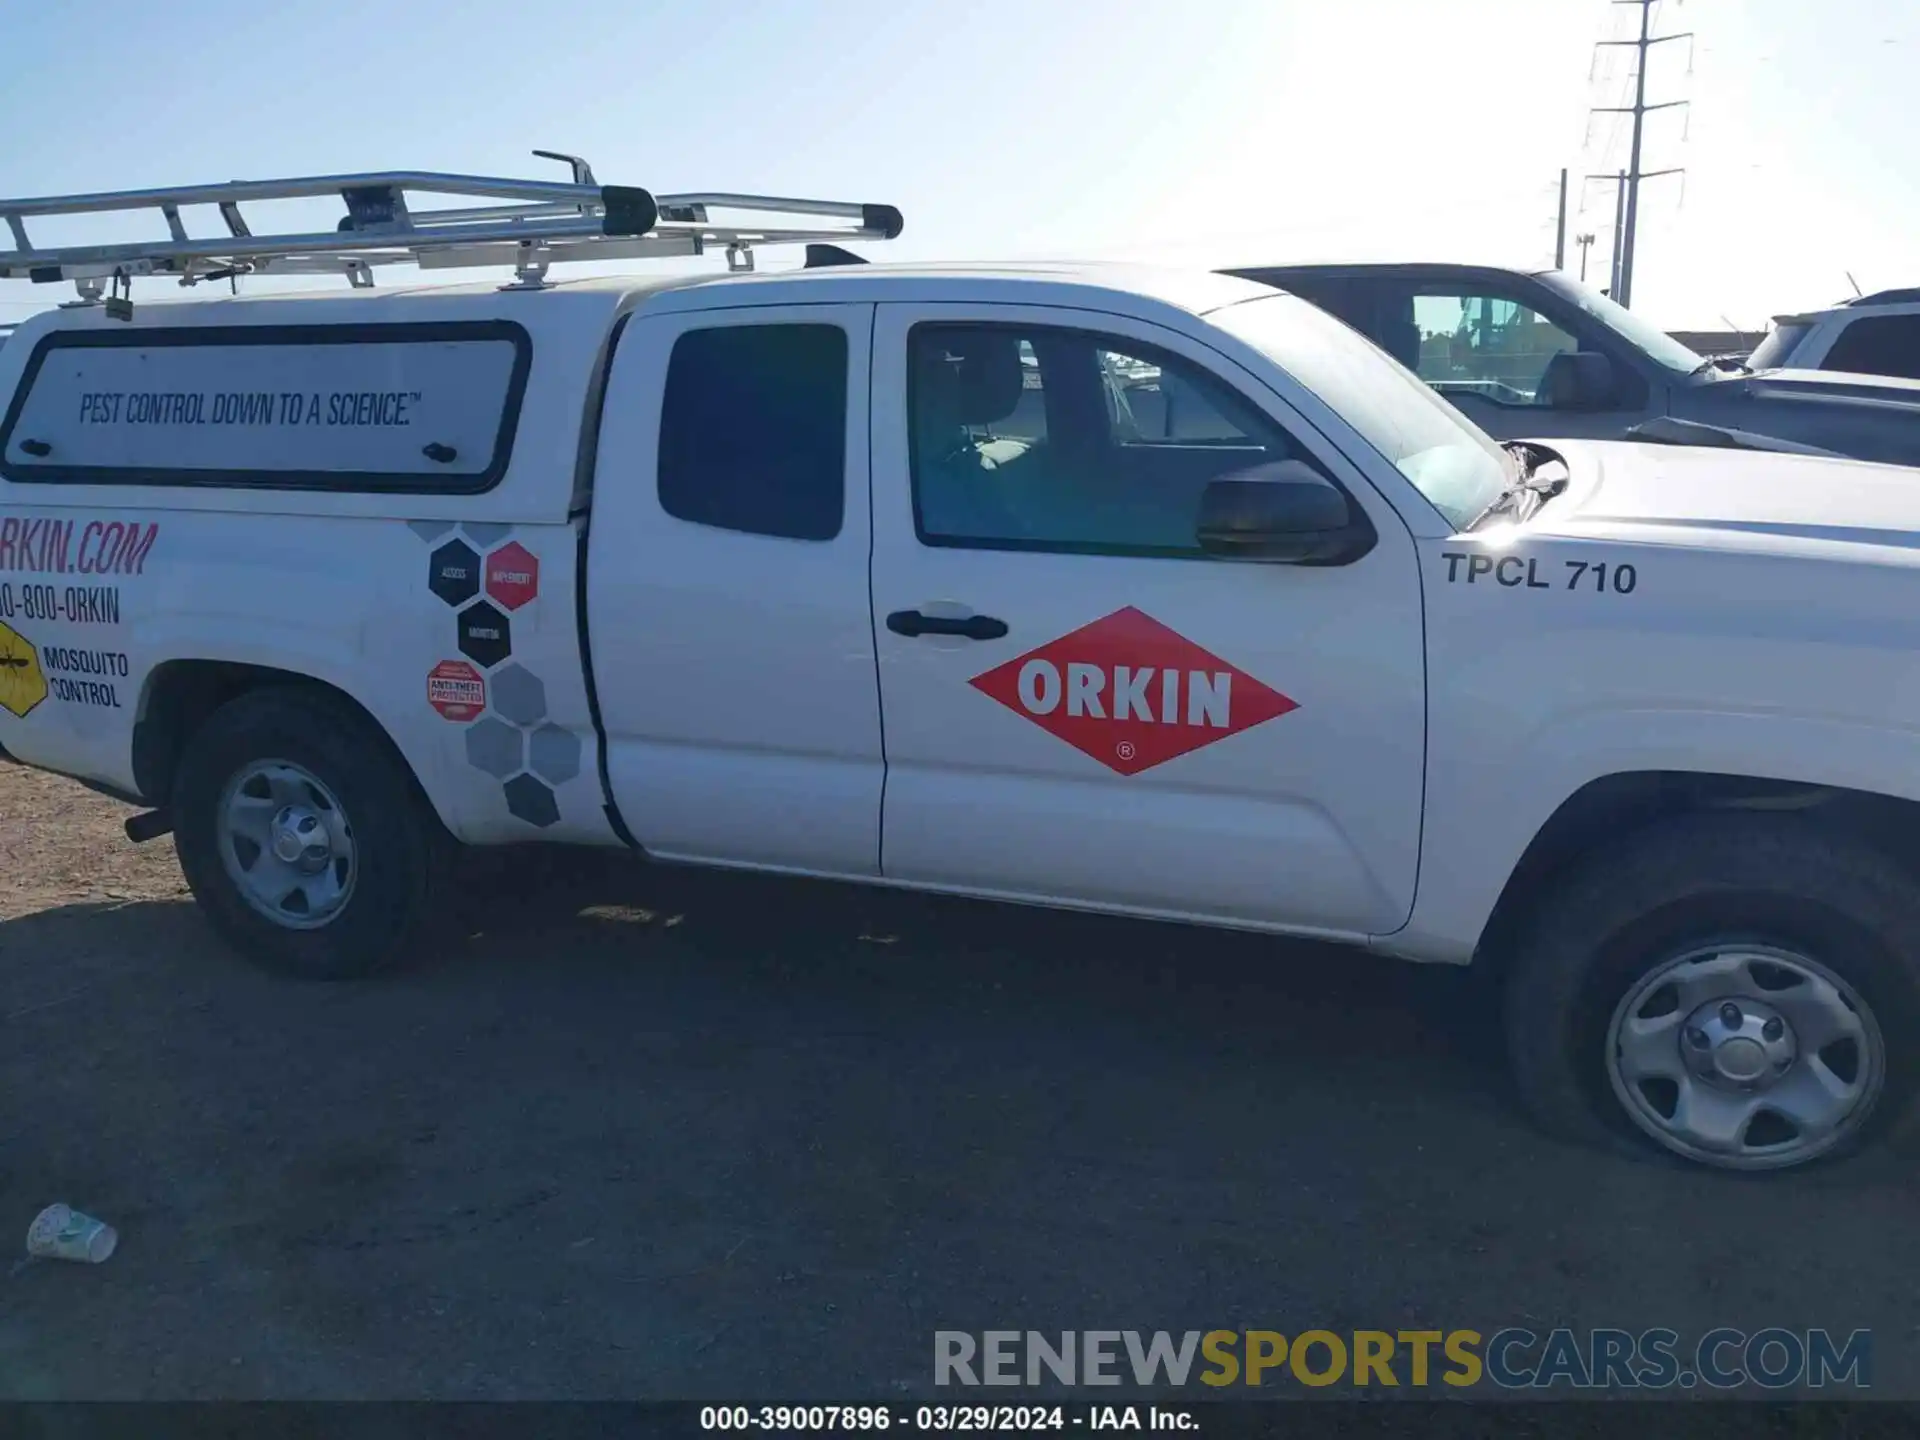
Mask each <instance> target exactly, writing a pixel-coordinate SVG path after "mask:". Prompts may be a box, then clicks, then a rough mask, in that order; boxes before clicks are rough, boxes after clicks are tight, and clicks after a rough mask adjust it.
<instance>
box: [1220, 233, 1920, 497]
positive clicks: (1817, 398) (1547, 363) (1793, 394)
mask: <svg viewBox="0 0 1920 1440" xmlns="http://www.w3.org/2000/svg"><path fill="white" fill-rule="evenodd" d="M1228 273H1231V274H1235V275H1239V276H1243V277H1245V278H1248V279H1253V280H1258V281H1260V282H1261V283H1263V284H1268V285H1273V286H1276V287H1278V288H1280V289H1283V290H1288V291H1291V292H1292V293H1294V294H1296V295H1300V296H1302V297H1303V298H1305V299H1308V300H1311V301H1313V303H1314V304H1316V305H1319V306H1320V307H1322V308H1323V309H1325V310H1327V311H1328V312H1329V313H1331V314H1334V315H1337V316H1339V318H1340V319H1342V320H1344V321H1346V322H1347V324H1349V325H1351V326H1353V327H1354V328H1355V329H1356V330H1358V331H1360V333H1361V334H1363V335H1365V336H1367V338H1368V339H1370V340H1372V341H1373V342H1374V343H1375V344H1377V345H1379V346H1380V347H1381V348H1382V349H1384V350H1386V351H1387V352H1388V353H1389V354H1391V355H1392V356H1393V357H1394V358H1395V359H1396V360H1398V361H1399V362H1400V363H1401V364H1402V365H1404V366H1406V367H1407V368H1408V369H1409V370H1411V371H1413V372H1414V373H1415V374H1416V375H1418V376H1419V377H1420V378H1421V379H1422V380H1424V381H1426V382H1427V383H1428V384H1429V385H1431V386H1432V387H1433V388H1434V389H1435V390H1436V391H1437V392H1438V393H1440V394H1442V395H1444V396H1446V398H1447V400H1448V401H1449V402H1450V403H1452V404H1453V405H1456V406H1458V407H1459V409H1460V410H1461V412H1462V413H1463V414H1465V415H1466V416H1467V417H1468V418H1469V419H1470V420H1472V421H1473V422H1474V424H1475V425H1477V426H1479V427H1480V428H1481V429H1483V430H1485V431H1486V432H1487V433H1488V434H1490V435H1493V436H1496V437H1498V438H1499V439H1502V440H1510V439H1521V438H1526V437H1529V436H1533V437H1540V438H1559V437H1565V438H1587V439H1618V438H1622V437H1633V438H1644V439H1649V440H1658V441H1664V442H1676V443H1692V444H1706V445H1721V446H1726V445H1743V446H1747V447H1750V448H1760V449H1777V450H1784V451H1794V452H1799V453H1813V454H1827V455H1843V456H1849V457H1851V458H1854V459H1860V460H1876V461H1881V462H1885V463H1890V464H1899V465H1916V464H1920V381H1915V380H1909V379H1902V378H1898V377H1899V376H1900V375H1901V374H1902V373H1903V372H1901V371H1897V370H1891V369H1884V367H1876V368H1877V369H1883V373H1882V374H1881V375H1879V376H1877V377H1869V376H1863V375H1841V374H1831V373H1816V371H1815V370H1814V369H1813V368H1812V367H1811V365H1809V364H1803V361H1802V359H1801V358H1800V352H1798V351H1795V352H1794V354H1793V355H1792V356H1791V357H1787V358H1786V359H1785V360H1784V362H1783V359H1782V358H1781V357H1783V356H1785V351H1784V349H1783V348H1782V347H1778V346H1776V347H1774V348H1772V349H1766V348H1764V347H1763V350H1762V351H1760V352H1756V354H1755V357H1754V360H1753V363H1752V365H1751V367H1750V366H1748V365H1744V364H1741V363H1739V362H1737V361H1710V360H1707V359H1703V358H1702V357H1701V356H1699V355H1696V354H1694V353H1693V351H1691V350H1689V349H1688V348H1687V347H1686V346H1685V345H1683V344H1681V343H1680V342H1679V341H1678V340H1675V339H1674V338H1673V337H1672V336H1670V335H1668V334H1667V333H1666V332H1665V331H1663V330H1661V329H1659V328H1658V327H1657V326H1655V325H1652V324H1650V323H1649V322H1648V321H1646V320H1645V319H1644V318H1642V317H1641V316H1639V315H1636V314H1635V313H1634V312H1632V311H1630V310H1627V309H1625V308H1624V307H1622V306H1620V305H1618V304H1615V303H1614V302H1613V301H1612V300H1611V299H1609V298H1608V297H1607V296H1605V295H1603V294H1601V293H1599V292H1598V291H1596V290H1593V289H1590V288H1589V287H1587V286H1585V285H1583V284H1581V283H1580V282H1579V281H1577V280H1575V279H1574V278H1573V277H1571V276H1569V275H1566V274H1564V273H1562V272H1560V271H1558V270H1540V271H1523V270H1508V269H1502V268H1499V267H1495V266H1484V265H1449V264H1439V263H1429V262H1415V263H1407V264H1352V265H1274V266H1251V267H1244V268H1236V269H1234V270H1232V271H1230V272H1228ZM1792 333H1793V334H1795V335H1798V334H1800V333H1802V332H1799V331H1794V332H1792ZM1783 363H1786V364H1791V365H1792V366H1793V367H1794V368H1792V369H1785V368H1780V367H1781V366H1782V364H1783ZM1826 368H1827V370H1832V369H1835V368H1838V367H1833V366H1828V367H1826Z"/></svg>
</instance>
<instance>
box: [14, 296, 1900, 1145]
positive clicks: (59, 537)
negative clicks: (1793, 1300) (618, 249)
mask: <svg viewBox="0 0 1920 1440" xmlns="http://www.w3.org/2000/svg"><path fill="white" fill-rule="evenodd" d="M0 407H4V420H3V421H0V665H4V667H5V668H4V669H0V745H4V747H5V750H6V751H8V752H10V753H11V755H12V756H13V757H15V758H17V759H18V760H20V761H23V762H25V763H27V764H30V765H34V766H39V767H43V768H45V769H48V770H53V771H59V772H63V773H65V774H68V775H71V776H74V777H77V778H79V779H81V780H84V781H86V782H88V783H90V784H92V785H95V786H97V787H100V788H103V789H105V790H107V791H109V792H111V793H114V794H117V795H121V796H124V797H126V798H128V799H132V800H136V801H138V802H139V803H141V804H142V805H143V806H146V807H149V810H148V813H146V814H144V815H141V816H137V817H135V819H134V820H132V821H130V822H129V833H130V834H132V835H134V836H136V838H139V837H148V836H152V835H156V834H161V833H165V832H166V831H167V830H168V829H171V830H172V831H173V833H174V835H175V837H176V844H177V846H178V849H179V855H180V860H181V865H182V867H183V869H184V870H185V873H186V876H187V879H188V881H189V882H190V884H191V886H192V888H193V892H194V894H195V895H196V897H197V898H198V900H199V902H200V904H201V905H202V906H203V907H204V909H205V912H206V914H207V916H208V918H209V920H210V921H211V922H212V924H213V925H214V926H215V928H216V929H217V930H218V931H219V932H220V933H221V934H222V935H223V936H225V937H226V938H227V939H229V940H230V941H232V942H233V943H234V944H236V945H237V946H239V947H240V948H242V949H244V950H245V951H247V952H249V953H250V954H252V955H253V956H255V957H257V958H258V959H260V960H261V961H264V962H266V963H268V964H270V965H273V966H276V967H279V968H281V969H284V970H287V971H291V972H294V973H296V974H299V975H305V976H314V977H341V976H347V975H353V974H359V973H361V972H364V971H367V970H369V969H371V968H372V967H374V966H376V965H379V964H382V963H384V962H387V961H389V960H392V959H393V958H394V957H396V956H397V955H400V954H402V953H404V952H405V950H406V949H407V947H408V945H409V943H410V942H411V941H412V940H413V939H414V938H416V937H417V936H418V934H419V933H420V926H421V924H422V922H423V921H424V920H426V919H427V918H428V916H429V915H430V914H431V912H432V910H433V907H434V905H435V903H436V901H435V884H436V880H437V879H438V877H439V876H440V874H441V873H442V872H441V862H442V860H443V858H444V856H445V854H446V852H447V851H448V850H449V849H450V848H451V846H452V844H453V843H455V842H458V843H462V844H468V845H492V844H504V843H509V842H521V841H528V840H541V841H549V842H554V843H564V844H571V845H599V846H626V847H630V848H632V849H634V850H636V851H639V852H641V853H642V854H644V855H646V856H648V857H652V858H654V859H657V860H661V861H682V862H695V863H699V864H707V865H721V866H735V867H744V868H753V869H761V870H772V871H783V872H790V873H795V874H805V875H817V876H830V877H834V878H838V879H851V880H858V881H867V882H873V883H877V884H887V885H895V886H904V887H908V888H913V889H922V890H934V891H944V892H953V893H959V894H968V895H977V896H988V897H994V898H998V899H1004V900H1014V901H1021V902H1029V903H1037V904H1044V905H1058V906H1072V907H1079V908H1086V909H1096V910H1104V911H1112V912H1120V913H1126V914H1132V915H1138V916H1146V917H1160V918H1164V919H1173V920H1181V921H1189V922H1199V923H1201V924H1206V925H1217V926H1232V927H1239V928H1244V929H1253V930H1263V931H1269V932H1272V933H1274V934H1277V935H1298V936H1313V937H1319V938H1322V939H1332V940H1340V941H1346V942H1350V943H1352V944H1354V945H1357V946H1365V947H1369V948H1371V949H1374V950H1376V951H1382V952H1386V953H1389V954H1393V955H1399V956H1404V957H1408V958H1410V959H1414V960H1422V961H1439V962H1446V963H1452V964H1466V963H1468V962H1474V963H1475V964H1478V965H1484V966H1487V967H1489V968H1490V969H1492V970H1494V971H1495V972H1496V974H1497V975H1498V976H1499V978H1500V980H1501V984H1502V992H1501V993H1503V994H1504V997H1505V1000H1504V1003H1505V1006H1506V1016H1507V1028H1508V1033H1509V1036H1510V1040H1511V1049H1512V1061H1513V1066H1514V1069H1515V1073H1516V1074H1517V1076H1518V1080H1519V1089H1520V1093H1521V1094H1522V1095H1523V1096H1524V1098H1525V1101H1526V1103H1527V1105H1528V1106H1529V1107H1530V1108H1531V1110H1532V1112H1533V1113H1534V1115H1535V1116H1537V1117H1538V1118H1539V1119H1540V1120H1542V1121H1543V1122H1545V1123H1546V1124H1547V1125H1549V1126H1550V1127H1552V1128H1553V1129H1554V1130H1556V1131H1559V1132H1561V1133H1564V1134H1570V1135H1574V1136H1583V1137H1589V1138H1593V1139H1601V1138H1604V1137H1610V1136H1614V1137H1619V1138H1621V1139H1624V1140H1628V1141H1636V1142H1638V1141H1643V1140H1651V1141H1652V1142H1656V1143H1657V1144H1658V1145H1660V1146H1664V1147H1665V1148H1666V1149H1667V1150H1668V1151H1671V1152H1674V1153H1676V1154H1678V1155H1680V1156H1683V1157H1686V1158H1688V1159H1690V1160H1693V1161H1698V1162H1702V1163H1705V1164H1707V1165H1712V1166H1720V1167H1728V1168H1740V1169H1764V1168H1784V1167H1789V1166H1795V1165H1798V1164H1802V1163H1805V1162H1808V1161H1812V1160H1814V1159H1816V1158H1820V1157H1823V1156H1830V1155H1834V1154H1838V1153H1840V1152H1842V1151H1843V1150H1848V1149H1853V1148H1856V1147H1858V1146H1860V1145H1861V1144H1863V1143H1865V1142H1866V1141H1867V1140H1868V1139H1869V1138H1870V1137H1872V1136H1875V1135H1877V1134H1880V1133H1882V1132H1884V1130H1885V1129H1886V1128H1887V1127H1888V1126H1890V1125H1891V1123H1892V1122H1893V1121H1894V1120H1895V1119H1896V1118H1897V1117H1899V1116H1900V1115H1901V1114H1902V1113H1903V1112H1904V1111H1905V1110H1906V1109H1907V1107H1908V1102H1909V1100H1910V1099H1911V1097H1912V1092H1913V1089H1914V1081H1915V1075H1916V1059H1917V1058H1920V1049H1917V1048H1916V1044H1917V1042H1920V1008H1917V997H1920V989H1917V988H1916V981H1917V980H1920V887H1916V883H1915V871H1914V869H1913V866H1912V849H1913V845H1912V841H1913V837H1914V835H1915V832H1916V824H1915V820H1916V816H1920V803H1917V802H1920V661H1916V658H1915V656H1916V653H1917V652H1920V618H1916V617H1920V603H1917V602H1920V539H1917V538H1916V534H1917V532H1920V486H1917V485H1916V484H1915V481H1914V478H1913V474H1912V472H1911V471H1907V470H1901V469H1895V468H1891V467H1878V466H1872V465H1865V464H1855V463H1847V462H1838V461H1827V460H1818V459H1808V458H1804V457H1796V456H1780V455H1760V454H1750V453H1742V452H1735V451H1726V450H1707V449H1701V450H1694V449H1685V448H1672V447H1652V446H1633V445H1623V444H1615V443H1605V442H1588V441H1562V442H1556V443H1555V444H1554V445H1553V447H1552V448H1551V449H1549V448H1546V447H1543V446H1540V445H1526V444H1516V445H1511V446H1508V447H1505V448H1502V447H1500V446H1498V445H1496V444H1494V443H1493V442H1491V441H1490V440H1488V439H1487V437H1486V436H1484V435H1483V434H1482V433H1480V432H1479V431H1478V430H1476V429H1474V428H1473V427H1472V426H1471V425H1470V424H1469V423H1468V422H1467V421H1466V420H1465V419H1463V418H1462V417H1461V415H1460V414H1459V413H1458V412H1457V411H1456V410H1454V409H1453V408H1452V407H1451V406H1448V405H1447V404H1445V403H1444V402H1443V401H1441V400H1439V399H1438V398H1436V397H1435V396H1434V395H1433V394H1432V393H1431V392H1430V391H1429V390H1428V389H1427V387H1425V386H1424V385H1423V384H1421V383H1420V381H1419V380H1418V379H1416V378H1415V377H1414V376H1413V375H1412V374H1411V373H1409V372H1408V371H1406V370H1405V369H1403V368H1402V367H1400V366H1399V365H1398V364H1396V363H1395V362H1394V361H1393V360H1391V359H1389V358H1388V357H1387V356H1386V355H1385V354H1384V353H1383V352H1381V351H1380V350H1378V349H1376V348H1375V347H1374V346H1373V345H1371V344H1370V343H1368V342H1367V341H1365V340H1363V339H1362V338H1360V337H1359V336H1358V335H1357V334H1356V333H1355V332H1353V331H1352V330H1349V329H1348V328H1347V327H1345V326H1344V325H1342V324H1341V323H1339V322H1338V321H1336V320H1334V319H1332V318H1331V317H1329V316H1327V315H1326V314H1324V313H1323V312H1321V311H1319V310H1317V309H1315V308H1314V307H1313V306H1311V305H1308V304H1307V303H1305V302H1304V301H1301V300H1298V299H1295V298H1293V297H1291V296H1288V295H1284V294H1278V293H1275V292H1274V291H1272V290H1270V289H1268V288H1266V287H1264V286H1261V285H1257V284H1254V283H1251V282H1248V281H1244V280H1239V279H1234V278H1230V277H1226V276H1221V275H1211V274H1200V273H1195V274H1176V273H1153V272H1144V271H1131V270H1108V269H1094V268H1074V267H1068V266H1030V267H994V268H989V267H965V268H959V267H955V268H922V267H900V268H894V267H886V266H878V265H834V266H831V267H827V268H819V269H812V270H806V271H795V272H789V273H785V274H777V275H775V274H760V275H751V274H742V275H726V276H707V277H700V278H685V277H682V278H678V279H673V280H656V281H652V282H649V281H647V280H641V279H633V278H617V279H596V280H588V281H581V282H577V283H567V284H557V285H556V284H551V283H546V282H536V283H531V284H520V285H515V286H507V287H504V288H503V287H500V286H497V285H494V284H486V285H475V286H460V287H454V288H436V289H421V290H402V291H396V292H370V291H355V292H343V293H339V294H334V295H308V296H296V297H280V298H253V299H227V298H219V299H215V300H211V301H207V302H193V303H181V304H164V305H143V306H141V307H140V308H139V309H137V310H135V311H133V312H132V313H131V315H129V314H128V313H127V311H126V310H125V309H124V308H123V309H122V310H120V311H119V312H118V315H117V316H116V314H115V313H113V312H110V311H108V310H106V309H103V308H102V307H100V306H92V307H86V306H82V307H78V308H69V309H63V310H60V311H57V312H53V313H50V314H47V315H43V316H41V317H39V318H37V319H35V320H33V321H31V322H29V323H28V324H26V325H25V326H23V327H22V328H21V330H20V332H19V333H18V334H17V335H16V336H15V337H14V339H13V341H12V343H10V344H9V345H7V346H6V347H5V349H4V351H0ZM1191 950H1192V960H1193V964H1194V965H1196V966H1202V965H1204V964H1205V963H1206V946H1205V941H1204V938H1202V937H1201V936H1199V935H1196V937H1195V939H1194V942H1193V945H1192V947H1191ZM1279 953H1280V952H1278V951H1276V955H1278V954H1279Z"/></svg>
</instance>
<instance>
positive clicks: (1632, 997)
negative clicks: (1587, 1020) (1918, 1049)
mask: <svg viewBox="0 0 1920 1440" xmlns="http://www.w3.org/2000/svg"><path fill="white" fill-rule="evenodd" d="M1885 1075H1886V1055H1885V1051H1884V1048H1883V1046H1882V1042H1881V1038H1880V1027H1879V1026H1878V1025H1877V1024H1876V1023H1875V1022H1874V1018H1873V1014H1872V1012H1871V1011H1870V1010H1868V1009H1867V1007H1866V1005H1865V1003H1864V1002H1863V1001H1862V1000H1861V999H1860V996H1859V995H1858V994H1857V993H1856V992H1855V991H1854V989H1853V987H1852V986H1850V985H1848V984H1847V982H1846V981H1844V980H1842V979H1841V978H1840V977H1839V976H1838V975H1836V974H1834V973H1833V972H1832V971H1831V970H1829V969H1827V967H1826V966H1824V965H1822V964H1820V962H1819V961H1817V960H1814V959H1811V958H1809V957H1808V956H1805V955H1800V954H1796V953H1794V952H1792V951H1789V950H1777V949H1773V948H1771V947H1768V946H1761V945H1721V946H1712V947H1708V948H1703V949H1698V950H1690V951H1688V952H1686V953H1685V954H1683V955H1679V956H1676V957H1675V958H1673V959H1671V960H1668V961H1666V962H1665V963H1663V964H1661V965H1658V966H1656V967H1654V969H1653V970H1652V971H1651V972H1650V973H1649V974H1647V975H1646V976H1645V978H1643V979H1642V980H1641V981H1640V983H1639V984H1637V985H1636V986H1634V988H1633V989H1632V990H1631V991H1629V992H1628V994H1627V996H1626V998H1625V999H1623V1000H1622V1001H1621V1002H1620V1004H1619V1005H1618V1007H1616V1008H1615V1010H1614V1012H1613V1021H1612V1024H1611V1025H1610V1026H1609V1027H1608V1032H1607V1078H1608V1079H1609V1080H1611V1081H1612V1083H1613V1090H1614V1094H1616V1095H1617V1096H1619V1098H1620V1103H1621V1104H1622V1105H1624V1106H1626V1109H1627V1114H1628V1115H1630V1116H1631V1117H1632V1118H1633V1122H1634V1123H1635V1124H1636V1125H1638V1126H1639V1127H1640V1128H1641V1129H1642V1130H1644V1131H1646V1133H1647V1134H1649V1135H1651V1136H1652V1137H1653V1138H1654V1139H1655V1140H1658V1141H1659V1142H1660V1143H1661V1144H1662V1145H1665V1146H1666V1147H1667V1148H1668V1149H1669V1150H1673V1151H1676V1152H1677V1153H1679V1154H1681V1155H1685V1156H1686V1157H1687V1158H1688V1159H1691V1160H1699V1161H1702V1162H1704V1163H1705V1164H1708V1165H1716V1166H1720V1167H1722V1168H1724V1169H1736V1170H1761V1169H1775V1168H1779V1167H1783V1166H1788V1165H1799V1164H1804V1163H1805V1162H1806V1161H1808V1160H1811V1159H1813V1158H1814V1157H1815V1156H1817V1155H1820V1154H1822V1153H1823V1152H1825V1151H1827V1150H1831V1149H1832V1148H1833V1147H1834V1146H1835V1145H1838V1144H1839V1143H1840V1142H1841V1141H1842V1140H1844V1139H1846V1138H1847V1136H1849V1135H1851V1134H1852V1133H1853V1132H1854V1131H1855V1130H1857V1129H1858V1128H1859V1127H1860V1126H1861V1125H1862V1124H1864V1123H1865V1121H1866V1118H1867V1115H1868V1113H1869V1112H1870V1111H1871V1110H1872V1109H1873V1104H1874V1101H1875V1100H1877V1099H1878V1098H1879V1095H1880V1089H1881V1085H1882V1083H1883V1081H1884V1078H1885Z"/></svg>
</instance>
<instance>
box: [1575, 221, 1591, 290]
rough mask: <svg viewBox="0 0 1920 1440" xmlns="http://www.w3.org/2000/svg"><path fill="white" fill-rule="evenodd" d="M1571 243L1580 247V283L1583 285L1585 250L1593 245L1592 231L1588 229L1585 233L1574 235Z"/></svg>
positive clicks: (1585, 265) (1585, 271) (1585, 262)
mask: <svg viewBox="0 0 1920 1440" xmlns="http://www.w3.org/2000/svg"><path fill="white" fill-rule="evenodd" d="M1573 243H1574V244H1576V245H1578V246H1579V247H1580V283H1581V284H1582V285H1584V284H1586V283H1587V251H1588V249H1589V248H1590V247H1591V246H1592V245H1593V232H1592V231H1591V230H1589V231H1588V232H1587V233H1586V234H1585V235H1576V236H1574V237H1573Z"/></svg>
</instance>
